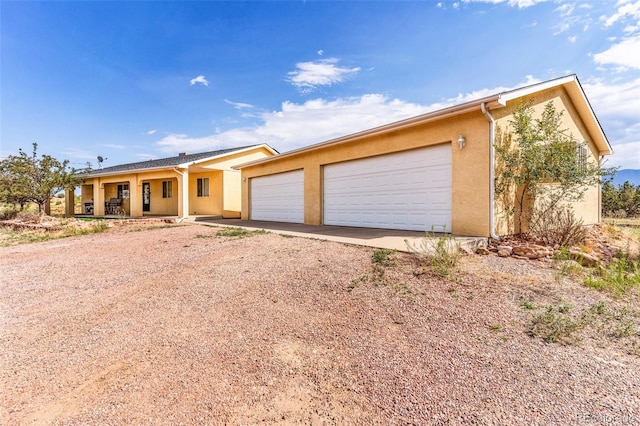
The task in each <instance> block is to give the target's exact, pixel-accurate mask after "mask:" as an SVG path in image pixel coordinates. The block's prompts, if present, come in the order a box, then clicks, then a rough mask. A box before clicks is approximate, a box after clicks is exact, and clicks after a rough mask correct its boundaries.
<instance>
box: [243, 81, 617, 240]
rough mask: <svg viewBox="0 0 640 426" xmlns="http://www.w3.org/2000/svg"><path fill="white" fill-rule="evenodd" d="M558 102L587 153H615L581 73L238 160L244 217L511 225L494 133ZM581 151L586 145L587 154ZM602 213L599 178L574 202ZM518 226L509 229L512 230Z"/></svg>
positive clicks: (488, 227)
mask: <svg viewBox="0 0 640 426" xmlns="http://www.w3.org/2000/svg"><path fill="white" fill-rule="evenodd" d="M529 100H531V101H532V102H533V105H534V109H535V113H536V114H540V112H541V111H542V109H543V108H544V105H545V104H547V103H548V102H553V104H554V106H555V108H556V110H557V111H562V113H563V120H564V122H563V127H564V128H566V129H568V130H569V132H570V133H571V135H572V136H573V137H574V138H575V140H576V141H578V142H580V143H583V142H587V143H586V147H587V150H586V151H587V153H586V156H587V161H592V162H596V163H597V162H600V161H601V160H602V157H603V156H605V155H608V154H611V152H612V150H611V145H610V144H609V142H608V140H607V138H606V136H605V134H604V132H603V130H602V128H601V126H600V124H599V123H598V120H597V118H596V116H595V114H594V112H593V110H592V108H591V105H590V104H589V101H588V100H587V97H586V96H585V93H584V91H583V90H582V87H581V86H580V82H579V81H578V79H577V77H576V76H575V75H570V76H566V77H562V78H558V79H555V80H550V81H546V82H543V83H539V84H534V85H531V86H527V87H522V88H518V89H515V90H510V91H506V92H503V93H498V94H495V95H492V96H487V97H484V98H482V99H478V100H475V101H471V102H466V103H463V104H459V105H455V106H452V107H449V108H445V109H441V110H438V111H434V112H430V113H427V114H424V115H420V116H417V117H413V118H410V119H407V120H403V121H399V122H396V123H392V124H388V125H384V126H381V127H377V128H374V129H370V130H366V131H363V132H359V133H356V134H352V135H348V136H344V137H340V138H337V139H333V140H329V141H326V142H322V143H318V144H315V145H311V146H307V147H304V148H300V149H296V150H293V151H289V152H285V153H282V154H279V155H276V156H272V157H265V158H262V159H258V160H255V161H251V162H248V163H246V164H243V165H240V166H238V167H237V168H238V169H240V170H241V171H242V214H241V217H242V219H245V220H246V219H251V220H267V221H281V222H296V223H305V224H309V225H322V224H324V225H342V226H357V227H372V228H388V229H407V230H419V231H429V230H435V231H441V230H446V231H447V232H452V233H453V234H456V235H474V236H487V237H488V236H494V237H495V236H498V235H505V234H507V233H510V230H509V229H507V228H506V227H505V226H504V225H503V224H502V223H501V220H500V219H501V214H500V206H499V204H498V203H497V202H496V199H495V198H496V197H495V173H496V158H495V157H496V155H495V149H494V147H495V145H494V144H495V142H496V132H498V131H502V132H506V131H509V125H510V124H509V122H510V120H511V119H512V113H513V111H514V108H515V107H516V106H517V105H518V104H519V103H520V102H522V101H529ZM581 155H585V153H584V148H583V150H582V154H581ZM573 207H574V210H575V213H576V215H577V216H578V217H579V218H580V219H582V220H583V221H584V223H585V224H592V223H596V222H599V221H600V187H599V186H598V185H595V186H593V187H590V188H589V189H588V191H587V192H586V194H585V196H584V198H583V200H582V201H580V202H578V203H576V204H575V205H574V206H573ZM511 232H512V231H511Z"/></svg>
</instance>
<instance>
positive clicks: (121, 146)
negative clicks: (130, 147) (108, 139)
mask: <svg viewBox="0 0 640 426" xmlns="http://www.w3.org/2000/svg"><path fill="white" fill-rule="evenodd" d="M102 146H106V147H107V148H111V149H127V147H126V146H125V145H120V144H114V143H105V144H102Z"/></svg>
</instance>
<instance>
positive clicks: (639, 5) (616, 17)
mask: <svg viewBox="0 0 640 426" xmlns="http://www.w3.org/2000/svg"><path fill="white" fill-rule="evenodd" d="M616 5H617V6H618V10H616V13H614V14H613V15H611V16H609V17H606V16H605V17H603V19H604V21H605V23H604V25H605V26H607V27H610V26H611V25H613V24H615V23H616V22H618V21H621V20H624V19H625V18H627V17H631V18H632V19H635V20H640V1H635V2H632V1H618V3H617V4H616Z"/></svg>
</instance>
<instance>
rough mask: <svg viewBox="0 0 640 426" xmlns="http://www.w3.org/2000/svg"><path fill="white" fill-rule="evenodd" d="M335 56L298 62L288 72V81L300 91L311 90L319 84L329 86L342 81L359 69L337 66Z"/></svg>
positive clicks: (306, 91)
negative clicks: (292, 69) (294, 69)
mask: <svg viewBox="0 0 640 426" xmlns="http://www.w3.org/2000/svg"><path fill="white" fill-rule="evenodd" d="M337 63H338V60H337V59H336V58H328V59H322V60H319V61H315V62H299V63H297V64H296V68H297V70H296V71H291V72H289V74H288V75H289V77H288V81H290V82H291V83H292V84H293V85H294V86H296V87H297V88H298V89H300V90H301V91H302V92H305V93H308V92H312V91H313V90H315V89H316V88H318V87H319V86H331V85H332V84H335V83H341V82H343V81H344V80H345V79H346V78H347V77H348V76H350V75H352V74H355V73H357V72H359V71H360V67H355V68H344V67H339V66H337Z"/></svg>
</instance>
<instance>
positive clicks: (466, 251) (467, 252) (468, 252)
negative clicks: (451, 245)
mask: <svg viewBox="0 0 640 426" xmlns="http://www.w3.org/2000/svg"><path fill="white" fill-rule="evenodd" d="M458 251H459V252H460V253H461V254H463V255H465V256H471V255H472V254H473V251H472V250H471V249H470V248H469V247H465V246H460V248H459V249H458Z"/></svg>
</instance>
